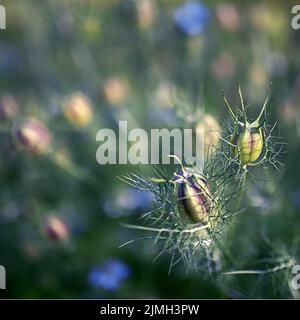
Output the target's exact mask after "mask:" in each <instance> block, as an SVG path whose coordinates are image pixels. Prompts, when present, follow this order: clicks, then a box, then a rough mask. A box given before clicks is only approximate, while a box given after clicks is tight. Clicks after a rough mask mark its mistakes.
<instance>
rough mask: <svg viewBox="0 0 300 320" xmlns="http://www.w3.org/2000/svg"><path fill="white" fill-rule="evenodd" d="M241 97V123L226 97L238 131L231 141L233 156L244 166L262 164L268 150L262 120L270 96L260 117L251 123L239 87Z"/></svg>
mask: <svg viewBox="0 0 300 320" xmlns="http://www.w3.org/2000/svg"><path fill="white" fill-rule="evenodd" d="M239 95H240V100H241V105H242V114H243V121H239V119H238V116H237V115H236V114H234V112H233V110H232V109H231V107H230V105H229V103H228V101H227V99H226V97H225V95H224V101H225V104H226V106H227V108H228V110H229V113H230V115H231V117H232V118H233V120H234V121H235V124H236V128H237V129H236V130H235V132H234V134H233V137H232V139H231V145H232V147H233V154H234V156H237V157H238V158H239V160H240V162H241V164H242V165H243V166H247V165H257V164H259V163H261V161H260V158H263V156H262V155H263V151H264V149H265V148H266V142H265V141H266V139H265V137H266V132H265V129H264V128H263V121H261V118H262V116H263V114H264V113H265V111H266V107H267V104H268V101H269V95H268V96H267V98H266V100H265V102H264V104H263V107H262V109H261V111H260V114H259V116H258V117H257V119H256V120H255V121H253V122H252V123H249V122H248V120H247V115H246V112H245V105H244V100H243V96H242V92H241V88H240V87H239Z"/></svg>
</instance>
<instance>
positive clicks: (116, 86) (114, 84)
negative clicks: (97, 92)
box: [103, 78, 127, 105]
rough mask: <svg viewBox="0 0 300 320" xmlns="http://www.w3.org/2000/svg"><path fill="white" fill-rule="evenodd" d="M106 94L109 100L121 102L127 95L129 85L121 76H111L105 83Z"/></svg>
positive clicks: (116, 102) (113, 102) (110, 101)
mask: <svg viewBox="0 0 300 320" xmlns="http://www.w3.org/2000/svg"><path fill="white" fill-rule="evenodd" d="M103 90H104V95H105V98H106V100H107V102H109V103H111V104H115V105H117V104H120V103H122V102H123V101H124V100H125V99H126V97H127V86H126V84H125V82H124V81H123V80H122V79H121V78H111V79H109V80H107V81H105V83H104V88H103Z"/></svg>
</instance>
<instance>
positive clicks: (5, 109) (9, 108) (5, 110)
mask: <svg viewBox="0 0 300 320" xmlns="http://www.w3.org/2000/svg"><path fill="white" fill-rule="evenodd" d="M18 109H19V108H18V104H17V101H16V99H15V98H14V97H13V96H11V95H5V96H3V97H1V99H0V120H10V119H12V118H14V116H15V115H16V113H17V112H18Z"/></svg>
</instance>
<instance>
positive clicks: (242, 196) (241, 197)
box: [237, 168, 247, 209]
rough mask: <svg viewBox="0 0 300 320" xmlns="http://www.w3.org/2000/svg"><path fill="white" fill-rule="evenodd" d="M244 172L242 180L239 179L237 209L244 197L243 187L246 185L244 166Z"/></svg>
mask: <svg viewBox="0 0 300 320" xmlns="http://www.w3.org/2000/svg"><path fill="white" fill-rule="evenodd" d="M245 170H246V171H245V173H244V174H243V177H242V181H241V194H240V197H239V200H238V204H237V209H240V207H241V204H242V201H243V198H244V193H245V187H246V180H247V168H245Z"/></svg>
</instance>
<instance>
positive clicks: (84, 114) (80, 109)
mask: <svg viewBox="0 0 300 320" xmlns="http://www.w3.org/2000/svg"><path fill="white" fill-rule="evenodd" d="M63 111H64V115H65V117H66V118H67V119H68V121H69V122H70V123H71V124H73V125H74V126H78V127H84V126H86V125H87V124H88V123H89V122H90V121H91V120H92V113H93V111H92V106H91V102H90V100H89V98H88V97H87V96H86V95H84V94H82V93H80V92H78V93H73V94H71V95H70V96H68V97H66V98H65V99H64V101H63Z"/></svg>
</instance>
